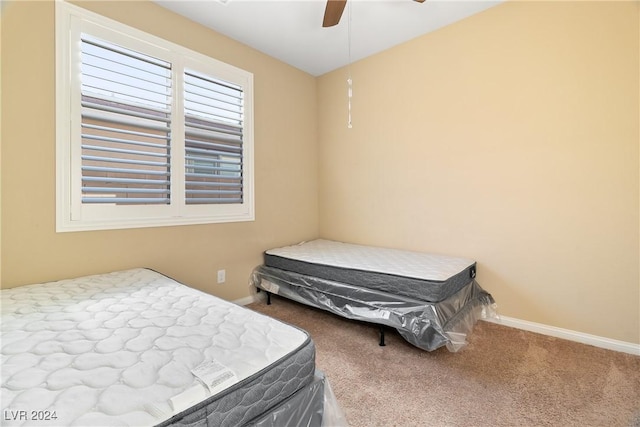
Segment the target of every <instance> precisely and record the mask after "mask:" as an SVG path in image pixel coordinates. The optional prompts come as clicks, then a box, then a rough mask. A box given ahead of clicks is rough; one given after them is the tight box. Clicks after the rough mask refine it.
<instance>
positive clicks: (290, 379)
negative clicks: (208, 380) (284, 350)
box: [159, 338, 316, 427]
mask: <svg viewBox="0 0 640 427" xmlns="http://www.w3.org/2000/svg"><path fill="white" fill-rule="evenodd" d="M315 354H316V350H315V344H314V343H313V340H311V338H308V339H307V340H306V342H305V343H304V344H302V345H301V346H300V347H299V348H298V349H297V350H295V351H293V352H291V353H289V354H288V355H287V356H285V357H284V358H282V359H280V360H278V361H277V362H275V363H273V364H271V365H270V366H268V367H266V368H265V369H263V370H261V371H259V372H257V373H256V374H255V375H253V376H251V377H249V378H247V379H245V380H244V381H241V382H239V383H237V384H234V385H233V386H232V387H230V388H228V389H227V390H225V391H224V392H223V394H221V395H220V394H218V395H215V396H211V397H210V398H209V399H207V400H204V401H203V402H201V403H199V404H197V405H195V406H192V407H191V408H189V409H188V410H186V411H184V412H182V413H180V414H177V415H175V416H174V417H172V418H170V419H169V420H167V421H165V422H163V423H162V424H159V426H185V427H187V426H188V427H196V426H198V427H200V426H207V427H225V426H229V427H231V426H243V425H246V424H248V423H249V422H250V421H251V420H253V419H256V418H258V417H259V416H260V415H261V414H264V413H267V412H269V411H270V410H271V409H273V408H275V407H276V406H278V405H279V404H280V403H281V402H282V401H285V400H287V399H289V398H290V397H291V396H293V395H294V394H295V393H296V392H297V391H298V390H301V389H303V388H305V387H307V386H308V385H309V384H311V383H312V382H313V380H314V374H315V369H316V366H315Z"/></svg>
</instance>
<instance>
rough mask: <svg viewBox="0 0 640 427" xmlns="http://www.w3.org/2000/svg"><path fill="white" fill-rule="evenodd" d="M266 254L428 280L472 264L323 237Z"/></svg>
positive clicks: (448, 257) (444, 257)
mask: <svg viewBox="0 0 640 427" xmlns="http://www.w3.org/2000/svg"><path fill="white" fill-rule="evenodd" d="M266 253H267V254H268V255H273V256H279V257H283V258H289V259H295V260H298V261H302V262H308V263H313V264H321V265H326V266H331V267H338V268H346V269H351V270H360V271H370V272H376V273H382V274H390V275H394V276H402V277H409V278H413V279H420V280H429V281H446V280H448V279H449V278H451V277H453V276H455V275H456V274H458V273H460V272H461V271H463V270H465V269H467V268H469V267H470V266H472V265H474V264H475V261H474V260H471V259H467V258H460V257H451V256H444V255H435V254H429V253H422V252H414V251H405V250H399V249H387V248H380V247H373V246H361V245H354V244H351V243H341V242H336V241H330V240H323V239H318V240H313V241H310V242H303V243H300V244H297V245H292V246H286V247H282V248H276V249H270V250H268V251H266Z"/></svg>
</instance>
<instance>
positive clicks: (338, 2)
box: [322, 0, 424, 27]
mask: <svg viewBox="0 0 640 427" xmlns="http://www.w3.org/2000/svg"><path fill="white" fill-rule="evenodd" d="M413 1H417V2H418V3H423V2H424V0H413ZM346 4H347V0H327V6H326V8H325V9H324V19H323V20H322V26H323V27H333V26H334V25H337V24H338V22H340V18H341V17H342V12H343V11H344V6H345V5H346Z"/></svg>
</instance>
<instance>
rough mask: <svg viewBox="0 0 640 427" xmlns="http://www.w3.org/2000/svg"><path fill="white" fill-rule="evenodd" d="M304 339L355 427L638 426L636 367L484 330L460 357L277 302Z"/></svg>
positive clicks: (517, 333) (577, 347) (585, 349)
mask: <svg viewBox="0 0 640 427" xmlns="http://www.w3.org/2000/svg"><path fill="white" fill-rule="evenodd" d="M247 307H248V308H251V309H253V310H256V311H259V312H262V313H265V314H267V315H269V316H272V317H275V318H278V319H281V320H283V321H285V322H287V323H290V324H293V325H296V326H299V327H301V328H303V329H305V330H307V331H308V332H309V333H310V334H311V337H312V338H313V340H314V341H315V343H316V348H317V356H316V357H317V366H318V368H320V369H321V370H323V371H324V372H325V374H326V376H327V377H328V378H329V382H330V384H331V387H332V389H333V391H334V393H335V395H336V397H337V399H338V402H339V404H340V406H341V408H342V410H343V412H344V414H345V415H346V418H347V420H348V422H349V425H351V426H367V427H372V426H640V357H639V356H632V355H629V354H624V353H618V352H614V351H609V350H603V349H600V348H596V347H592V346H587V345H582V344H578V343H574V342H570V341H566V340H561V339H556V338H551V337H547V336H543V335H539V334H534V333H531V332H525V331H521V330H518V329H513V328H509V327H506V326H501V325H496V324H493V323H489V322H483V321H480V322H478V324H477V325H476V326H475V328H474V330H473V333H472V334H471V336H470V338H469V345H468V346H467V347H466V348H465V349H464V350H462V351H461V352H458V353H450V352H449V351H448V350H446V348H440V349H438V350H436V351H433V352H426V351H423V350H420V349H418V348H415V347H413V346H411V345H410V344H408V343H407V342H405V341H404V340H403V339H402V337H400V336H399V335H398V334H397V333H396V332H395V331H394V330H391V329H389V330H387V331H386V341H387V346H386V347H380V346H378V328H377V326H374V325H370V324H366V323H362V322H355V321H349V320H346V319H343V318H341V317H338V316H335V315H332V314H329V313H326V312H324V311H321V310H316V309H313V308H310V307H307V306H303V305H300V304H297V303H294V302H291V301H288V300H285V299H282V298H278V297H273V304H272V305H270V306H267V305H266V303H263V302H256V303H253V304H251V305H249V306H247Z"/></svg>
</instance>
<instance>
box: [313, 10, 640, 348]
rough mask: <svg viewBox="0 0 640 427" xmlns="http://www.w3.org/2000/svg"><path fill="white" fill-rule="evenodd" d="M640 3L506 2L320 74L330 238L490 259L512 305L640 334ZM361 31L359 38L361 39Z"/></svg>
mask: <svg viewBox="0 0 640 427" xmlns="http://www.w3.org/2000/svg"><path fill="white" fill-rule="evenodd" d="M638 30H639V27H638V3H637V2H634V3H631V2H624V3H621V2H609V3H606V2H575V3H567V2H554V3H549V2H539V3H535V2H534V3H532V2H517V3H511V2H510V3H505V4H503V5H500V6H497V7H495V8H492V9H489V10H488V11H485V12H483V13H481V14H479V15H476V16H474V17H471V18H468V19H466V20H464V21H461V22H459V23H457V24H454V25H452V26H449V27H446V28H444V29H441V30H439V31H436V32H434V33H431V34H428V35H426V36H423V37H421V38H418V39H415V40H413V41H411V42H408V43H406V44H404V45H402V46H399V47H396V48H394V49H391V50H389V51H386V52H383V53H381V54H379V55H376V56H373V57H370V58H368V59H365V60H362V61H360V62H357V63H355V64H353V66H352V67H351V71H352V77H353V91H354V98H353V124H354V127H353V129H351V130H349V129H347V127H346V83H345V79H346V70H345V69H341V70H337V71H335V72H332V73H330V74H327V75H325V76H323V77H321V78H320V79H319V81H318V106H319V107H318V108H319V122H318V123H319V127H318V130H319V150H320V151H319V152H320V233H321V235H322V236H323V237H326V238H332V239H338V240H345V241H352V242H360V243H366V244H374V245H381V246H388V247H399V248H407V249H417V250H425V251H432V252H440V253H445V254H453V255H461V256H467V257H471V258H474V259H476V260H477V261H478V263H479V272H478V280H479V282H480V283H481V285H483V286H484V287H485V288H486V289H487V290H489V291H490V292H491V293H492V294H493V295H494V297H495V298H496V300H497V302H498V305H499V312H500V313H501V314H502V315H504V316H509V317H514V318H518V319H522V320H528V321H533V322H539V323H542V324H546V325H551V326H556V327H560V328H567V329H571V330H575V331H580V332H584V333H589V334H594V335H598V336H602V337H608V338H612V339H617V340H623V341H627V342H633V343H638V342H640V329H639V328H640V317H639V316H640V295H639V287H640V285H639V272H638V271H639V248H638V245H639V242H638V234H639V229H638V224H639V218H638V210H639V206H638V194H639V188H638V187H639V176H638V170H639V165H638V158H639V153H638V148H639V124H638V123H639V107H638V103H639V98H638V93H639V88H638V80H639V71H640V69H639V65H638V61H639V46H638V37H639V32H638ZM354 37H355V36H354Z"/></svg>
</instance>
